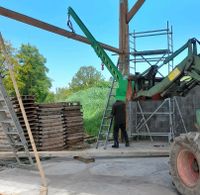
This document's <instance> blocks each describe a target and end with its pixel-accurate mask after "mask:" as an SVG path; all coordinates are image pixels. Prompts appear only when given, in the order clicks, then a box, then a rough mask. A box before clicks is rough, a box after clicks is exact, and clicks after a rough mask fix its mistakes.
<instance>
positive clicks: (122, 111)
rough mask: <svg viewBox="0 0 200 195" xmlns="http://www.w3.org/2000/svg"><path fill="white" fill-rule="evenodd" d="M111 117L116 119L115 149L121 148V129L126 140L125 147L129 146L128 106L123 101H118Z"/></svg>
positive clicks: (114, 130)
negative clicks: (119, 139)
mask: <svg viewBox="0 0 200 195" xmlns="http://www.w3.org/2000/svg"><path fill="white" fill-rule="evenodd" d="M111 116H112V117H114V128H113V138H114V145H112V147H113V148H119V141H118V137H119V129H121V131H122V135H123V137H124V140H125V146H126V147H128V146H129V140H128V134H127V132H126V104H125V103H124V102H123V101H121V100H117V101H116V102H115V103H114V104H113V106H112V111H111Z"/></svg>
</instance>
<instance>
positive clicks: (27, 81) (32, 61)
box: [4, 44, 52, 102]
mask: <svg viewBox="0 0 200 195" xmlns="http://www.w3.org/2000/svg"><path fill="white" fill-rule="evenodd" d="M15 61H17V63H16V62H15V66H14V72H15V77H16V80H17V84H18V87H19V90H20V93H21V95H34V96H35V98H36V101H37V102H44V101H45V99H46V98H47V97H48V98H49V93H50V92H49V89H50V87H51V80H50V78H48V77H47V73H48V68H47V67H46V66H45V63H46V59H45V58H44V57H43V56H42V55H41V54H40V53H39V51H38V49H37V48H36V47H34V46H31V45H30V44H27V45H25V44H22V45H21V48H20V50H19V51H18V52H17V54H16V55H15ZM4 84H5V86H6V89H7V90H8V92H9V93H10V94H11V95H13V91H14V90H13V86H12V83H11V81H10V76H8V77H6V78H5V80H4ZM51 95H52V94H51ZM51 99H52V98H51Z"/></svg>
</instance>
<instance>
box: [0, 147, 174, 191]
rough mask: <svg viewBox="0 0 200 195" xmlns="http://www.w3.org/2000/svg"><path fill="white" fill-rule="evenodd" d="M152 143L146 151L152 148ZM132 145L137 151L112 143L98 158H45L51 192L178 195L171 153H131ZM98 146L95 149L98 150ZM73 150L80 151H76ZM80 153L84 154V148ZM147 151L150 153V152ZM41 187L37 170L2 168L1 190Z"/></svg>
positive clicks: (27, 189) (44, 164)
mask: <svg viewBox="0 0 200 195" xmlns="http://www.w3.org/2000/svg"><path fill="white" fill-rule="evenodd" d="M150 145H151V146H152V150H154V152H155V151H156V150H159V153H160V152H161V151H160V150H163V151H165V152H166V151H167V149H166V147H164V146H163V145H161V144H158V145H156V146H153V145H152V144H150ZM150 145H149V146H148V147H147V148H146V152H147V151H150V148H151V147H150ZM144 146H145V147H146V145H144ZM154 147H155V148H154ZM161 148H162V149H161ZM133 149H135V151H137V146H136V145H135V144H134V145H131V147H130V148H125V147H124V146H123V145H120V149H112V148H111V147H110V146H108V149H107V150H103V149H98V150H99V151H101V152H100V153H102V154H101V155H96V156H94V157H95V162H91V163H84V162H82V161H78V160H75V159H73V158H72V156H71V155H73V151H71V153H70V155H66V153H65V154H63V153H61V154H62V155H61V156H60V157H52V158H50V159H49V160H45V161H43V162H42V163H43V166H44V169H45V173H46V177H47V180H48V189H49V193H48V194H49V195H123V194H126V195H129V194H130V195H133V194H134V195H177V192H176V190H175V189H174V187H173V185H172V183H171V178H170V176H169V167H168V157H131V155H128V154H129V153H128V152H127V151H130V152H132V150H133ZM93 150H94V149H91V151H93ZM98 150H96V149H95V151H96V153H98V152H97V151H98ZM143 150H145V148H143ZM88 151H89V150H88ZM88 151H87V153H86V152H85V151H82V154H83V155H84V156H85V155H86V154H87V155H88V153H89V152H88ZM112 152H113V154H112ZM90 153H93V152H90ZM103 153H104V155H103ZM106 153H107V155H106ZM117 153H118V154H121V155H122V156H120V155H116V154H117ZM57 154H59V153H57ZM74 154H75V155H77V152H74ZM78 154H79V155H81V151H79V153H78ZM125 154H126V156H125ZM148 154H149V156H150V152H149V153H148ZM46 155H47V154H46ZM57 156H59V155H57ZM39 189H40V177H39V175H38V172H37V171H34V170H26V169H19V168H12V169H11V168H3V170H1V172H0V194H6V195H11V194H12V195H14V194H20V195H39Z"/></svg>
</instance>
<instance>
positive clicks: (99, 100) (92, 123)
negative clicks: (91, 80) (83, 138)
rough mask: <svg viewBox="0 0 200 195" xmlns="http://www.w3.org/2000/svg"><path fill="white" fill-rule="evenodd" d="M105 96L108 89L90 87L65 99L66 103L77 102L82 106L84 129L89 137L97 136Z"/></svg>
mask: <svg viewBox="0 0 200 195" xmlns="http://www.w3.org/2000/svg"><path fill="white" fill-rule="evenodd" d="M107 95H108V88H100V87H91V88H89V89H86V90H82V91H78V92H76V93H74V94H72V95H71V96H70V97H69V98H67V99H66V101H79V102H80V103H81V105H82V106H83V120H84V128H85V132H86V133H88V134H89V135H94V136H96V135H97V134H98V131H99V128H100V125H101V119H102V116H103V111H104V109H105V104H106V100H107Z"/></svg>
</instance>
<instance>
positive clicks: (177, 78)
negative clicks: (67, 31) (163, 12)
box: [68, 7, 200, 100]
mask: <svg viewBox="0 0 200 195" xmlns="http://www.w3.org/2000/svg"><path fill="white" fill-rule="evenodd" d="M68 15H69V18H70V16H72V18H73V19H74V20H75V22H76V23H77V24H78V26H79V27H80V28H81V30H82V31H83V33H84V34H85V36H86V37H87V39H88V40H89V41H90V43H91V46H92V47H93V49H94V51H95V52H96V54H97V56H98V57H99V58H100V59H101V60H102V63H103V64H105V66H106V67H107V69H108V70H109V71H110V73H111V75H112V76H113V77H114V79H115V80H116V81H117V82H118V84H119V85H118V88H117V89H116V99H121V100H125V99H126V96H127V94H128V96H129V97H128V100H130V99H132V100H138V99H143V100H144V99H154V98H156V99H165V98H168V97H172V96H184V95H186V94H187V93H188V92H189V91H190V89H192V88H194V87H195V86H196V85H198V84H199V82H200V56H199V55H198V54H197V44H199V41H198V40H197V39H195V38H192V39H190V40H188V42H187V43H186V44H185V45H183V46H182V47H181V48H180V49H179V50H177V51H176V52H174V53H173V54H172V55H171V56H169V57H168V58H166V59H165V61H164V64H166V63H168V62H169V61H171V60H173V59H174V58H176V57H177V56H178V55H179V54H180V53H182V52H183V51H185V50H186V49H187V50H188V55H187V56H186V58H185V59H184V60H183V61H182V62H180V63H179V64H178V65H177V66H176V67H175V68H174V69H173V70H172V71H171V72H170V73H169V74H168V75H167V76H166V77H165V78H156V73H157V71H158V67H157V66H152V67H150V68H149V69H148V70H146V71H145V72H143V73H141V74H136V75H131V76H129V78H124V77H123V75H122V73H121V72H120V71H119V70H118V68H117V67H116V66H115V64H114V63H113V62H112V60H111V59H110V58H109V56H108V55H107V53H106V52H105V51H104V49H103V48H102V47H101V45H100V44H99V43H98V41H97V40H96V39H95V38H94V36H93V35H92V34H91V33H90V31H89V30H88V29H87V27H86V26H85V25H84V23H83V22H82V21H81V19H80V18H79V17H78V15H77V14H76V13H75V11H74V10H73V9H72V8H71V7H69V8H68ZM68 26H69V27H70V28H71V29H72V32H74V30H73V28H72V24H71V21H70V20H69V19H68ZM127 92H128V93H127ZM130 94H131V95H130Z"/></svg>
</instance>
